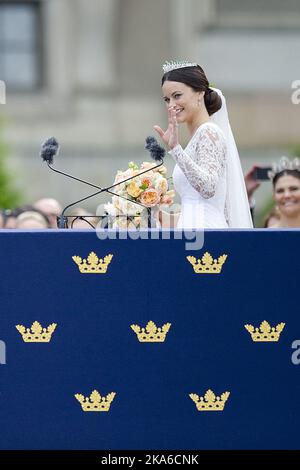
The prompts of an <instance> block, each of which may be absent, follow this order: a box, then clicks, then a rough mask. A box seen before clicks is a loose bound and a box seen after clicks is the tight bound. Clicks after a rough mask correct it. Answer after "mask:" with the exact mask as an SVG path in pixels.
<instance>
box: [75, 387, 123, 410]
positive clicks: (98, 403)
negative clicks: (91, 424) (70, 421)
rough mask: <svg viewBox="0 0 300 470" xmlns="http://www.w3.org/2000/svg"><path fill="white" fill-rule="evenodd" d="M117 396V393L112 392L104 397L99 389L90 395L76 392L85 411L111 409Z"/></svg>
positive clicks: (77, 398)
mask: <svg viewBox="0 0 300 470" xmlns="http://www.w3.org/2000/svg"><path fill="white" fill-rule="evenodd" d="M115 396H116V393H115V392H111V393H109V394H108V395H106V397H102V396H101V395H100V393H99V392H98V391H97V390H94V391H93V392H92V393H91V394H90V396H89V397H85V396H83V395H81V394H80V393H76V395H75V398H76V400H78V401H79V403H80V404H81V407H82V409H83V411H109V409H110V405H111V403H112V402H113V400H114V398H115Z"/></svg>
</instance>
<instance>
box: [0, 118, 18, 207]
mask: <svg viewBox="0 0 300 470" xmlns="http://www.w3.org/2000/svg"><path fill="white" fill-rule="evenodd" d="M0 125H1V123H0ZM7 154H8V147H7V145H5V143H4V142H3V138H2V135H1V127H0V208H3V209H11V208H14V207H16V206H18V205H19V203H20V198H21V196H20V193H19V191H18V190H16V189H15V187H14V177H13V175H12V173H11V171H10V170H9V169H8V168H7V164H6V157H7Z"/></svg>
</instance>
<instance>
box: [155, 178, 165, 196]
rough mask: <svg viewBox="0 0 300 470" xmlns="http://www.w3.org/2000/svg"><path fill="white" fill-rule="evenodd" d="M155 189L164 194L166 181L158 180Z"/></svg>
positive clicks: (163, 179)
mask: <svg viewBox="0 0 300 470" xmlns="http://www.w3.org/2000/svg"><path fill="white" fill-rule="evenodd" d="M155 189H157V191H159V192H160V193H166V192H167V190H168V181H167V180H166V179H165V178H162V177H161V178H159V180H158V181H157V182H156V184H155Z"/></svg>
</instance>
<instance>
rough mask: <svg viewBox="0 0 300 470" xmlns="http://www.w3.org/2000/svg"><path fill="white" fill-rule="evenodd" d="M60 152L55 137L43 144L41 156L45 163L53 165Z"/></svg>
mask: <svg viewBox="0 0 300 470" xmlns="http://www.w3.org/2000/svg"><path fill="white" fill-rule="evenodd" d="M58 151H59V143H58V142H57V140H56V139H55V137H50V138H49V139H47V140H45V142H44V143H43V144H42V148H41V152H40V156H41V158H42V159H43V160H44V162H47V163H49V164H50V165H51V163H53V160H54V157H55V156H56V155H57V154H58Z"/></svg>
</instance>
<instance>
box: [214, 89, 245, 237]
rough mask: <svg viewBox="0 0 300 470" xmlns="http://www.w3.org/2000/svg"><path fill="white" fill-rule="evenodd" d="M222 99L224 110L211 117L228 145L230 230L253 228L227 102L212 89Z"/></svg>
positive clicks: (227, 202)
mask: <svg viewBox="0 0 300 470" xmlns="http://www.w3.org/2000/svg"><path fill="white" fill-rule="evenodd" d="M212 90H214V91H216V92H217V93H218V94H219V95H220V97H221V99H222V108H221V109H219V111H217V112H216V113H214V114H213V115H212V116H211V121H212V122H214V123H215V124H217V125H218V126H219V127H220V128H221V129H222V131H223V133H224V135H225V139H226V143H227V177H226V179H227V194H226V207H227V214H228V222H229V227H230V228H253V222H252V217H251V213H250V207H249V201H248V196H247V191H246V186H245V181H244V175H243V172H242V167H241V162H240V158H239V154H238V150H237V148H236V144H235V140H234V137H233V134H232V130H231V126H230V123H229V118H228V112H227V106H226V100H225V97H224V95H223V93H222V92H221V90H218V89H217V88H212Z"/></svg>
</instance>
